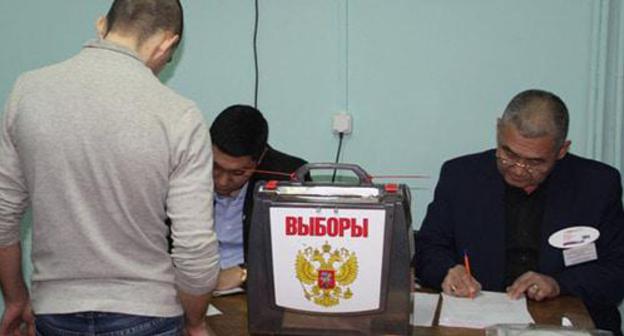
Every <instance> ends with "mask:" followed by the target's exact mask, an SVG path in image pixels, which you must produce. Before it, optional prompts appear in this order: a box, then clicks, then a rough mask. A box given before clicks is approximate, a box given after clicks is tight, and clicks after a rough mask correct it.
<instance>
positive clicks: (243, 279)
mask: <svg viewBox="0 0 624 336" xmlns="http://www.w3.org/2000/svg"><path fill="white" fill-rule="evenodd" d="M238 267H239V268H240V269H241V275H240V282H241V287H245V285H246V284H247V263H242V264H238Z"/></svg>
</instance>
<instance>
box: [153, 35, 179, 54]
mask: <svg viewBox="0 0 624 336" xmlns="http://www.w3.org/2000/svg"><path fill="white" fill-rule="evenodd" d="M179 40H180V35H178V34H170V33H165V35H164V38H163V39H162V41H161V42H160V43H159V44H158V46H157V47H156V50H155V51H154V56H155V57H157V58H160V57H173V52H174V51H175V50H174V48H175V46H176V45H177V43H178V41H179Z"/></svg>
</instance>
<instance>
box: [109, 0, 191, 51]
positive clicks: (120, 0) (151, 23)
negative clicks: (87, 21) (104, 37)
mask: <svg viewBox="0 0 624 336" xmlns="http://www.w3.org/2000/svg"><path fill="white" fill-rule="evenodd" d="M106 23H107V26H108V31H109V32H110V31H116V32H120V33H122V34H123V33H132V34H136V36H137V37H138V42H139V45H141V43H143V42H145V40H147V39H148V38H149V37H151V36H153V35H154V34H156V33H157V32H158V31H159V30H164V31H170V32H173V33H174V34H177V35H180V40H182V32H183V31H184V12H183V10H182V4H181V3H180V0H115V1H114V2H113V5H112V6H111V8H110V10H109V11H108V14H107V15H106ZM180 40H178V43H179V41H180Z"/></svg>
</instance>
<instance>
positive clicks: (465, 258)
mask: <svg viewBox="0 0 624 336" xmlns="http://www.w3.org/2000/svg"><path fill="white" fill-rule="evenodd" d="M464 268H466V273H468V277H470V278H472V273H471V272H470V259H468V251H466V250H464ZM470 298H471V299H473V298H474V294H473V293H472V291H471V292H470Z"/></svg>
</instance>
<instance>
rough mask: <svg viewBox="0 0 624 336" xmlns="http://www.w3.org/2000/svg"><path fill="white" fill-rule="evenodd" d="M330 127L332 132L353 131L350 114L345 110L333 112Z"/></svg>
mask: <svg viewBox="0 0 624 336" xmlns="http://www.w3.org/2000/svg"><path fill="white" fill-rule="evenodd" d="M332 129H333V130H334V133H342V134H351V132H352V131H353V119H352V118H351V115H350V114H346V113H345V112H340V113H336V114H334V118H333V120H332Z"/></svg>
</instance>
